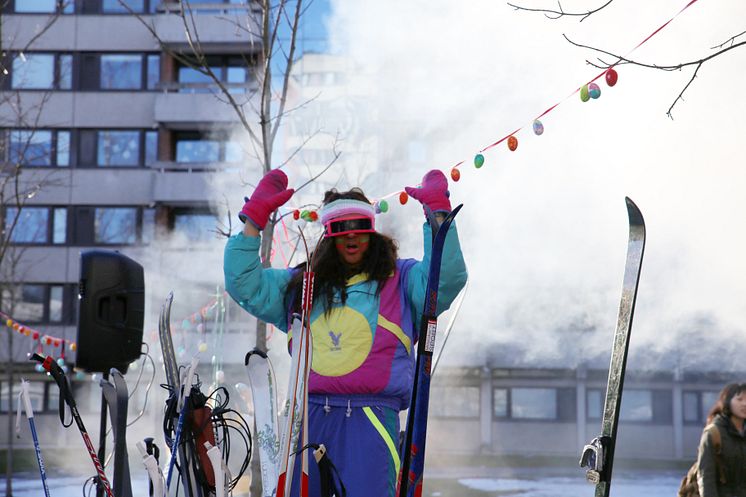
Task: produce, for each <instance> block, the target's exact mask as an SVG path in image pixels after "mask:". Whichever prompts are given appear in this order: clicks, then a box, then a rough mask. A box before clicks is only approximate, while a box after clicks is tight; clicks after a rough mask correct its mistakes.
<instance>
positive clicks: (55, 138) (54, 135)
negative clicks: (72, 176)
mask: <svg viewBox="0 0 746 497" xmlns="http://www.w3.org/2000/svg"><path fill="white" fill-rule="evenodd" d="M40 131H43V132H46V131H49V132H50V133H51V139H50V150H49V161H50V163H49V164H43V165H34V164H29V163H28V162H20V164H19V165H21V166H23V167H30V168H34V169H41V168H69V167H70V166H71V161H72V148H73V138H72V135H73V133H72V130H71V129H68V128H0V140H2V142H3V144H4V145H3V146H2V148H3V150H4V155H3V157H2V159H3V161H4V162H6V163H8V164H13V165H15V164H18V163H17V162H15V161H12V160H11V157H10V155H11V147H12V143H13V142H12V136H13V133H16V132H31V133H37V132H40ZM60 133H67V137H68V138H67V140H68V149H67V164H60V163H59V159H60V152H61V150H60ZM27 143H28V142H27Z"/></svg>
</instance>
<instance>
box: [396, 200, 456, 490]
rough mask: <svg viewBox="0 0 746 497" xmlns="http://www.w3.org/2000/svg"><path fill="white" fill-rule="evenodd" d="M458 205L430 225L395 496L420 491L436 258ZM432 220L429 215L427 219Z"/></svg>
mask: <svg viewBox="0 0 746 497" xmlns="http://www.w3.org/2000/svg"><path fill="white" fill-rule="evenodd" d="M461 207H462V205H459V206H458V207H456V208H455V209H453V210H452V211H451V213H450V214H448V216H446V218H445V219H444V220H443V222H442V223H441V225H440V228H438V227H437V224H435V225H434V226H433V228H434V229H433V233H434V235H433V247H432V250H431V253H430V269H429V274H428V279H427V287H426V290H425V306H424V309H423V312H422V320H421V321H420V333H419V342H418V344H417V361H416V363H415V376H414V385H413V388H412V400H411V401H410V404H409V413H408V415H407V431H406V435H405V438H404V445H403V446H402V449H401V453H402V457H401V470H400V473H399V488H398V491H397V494H398V495H399V497H411V496H414V495H421V494H422V473H423V469H424V466H425V437H426V435H427V411H428V404H429V402H430V372H431V370H432V359H433V352H434V351H435V334H436V332H437V327H438V317H437V316H438V315H437V305H438V287H439V284H440V262H441V259H442V256H443V246H444V245H445V241H446V235H447V234H448V228H449V227H450V226H451V223H452V222H453V219H454V218H455V217H456V214H458V211H459V210H460V209H461ZM430 223H431V225H432V224H433V221H432V219H431V220H430Z"/></svg>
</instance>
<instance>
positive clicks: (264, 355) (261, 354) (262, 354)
mask: <svg viewBox="0 0 746 497" xmlns="http://www.w3.org/2000/svg"><path fill="white" fill-rule="evenodd" d="M254 354H256V355H258V356H259V357H261V358H262V359H267V353H266V352H264V351H263V350H262V349H258V348H256V347H254V348H253V349H252V350H250V351H249V352H247V353H246V357H244V360H243V365H244V366H248V365H249V359H251V356H252V355H254Z"/></svg>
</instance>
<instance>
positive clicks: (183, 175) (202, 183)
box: [150, 161, 237, 205]
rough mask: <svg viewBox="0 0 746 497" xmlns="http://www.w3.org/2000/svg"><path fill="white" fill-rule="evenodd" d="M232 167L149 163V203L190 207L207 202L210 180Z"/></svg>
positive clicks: (222, 164) (227, 165)
mask: <svg viewBox="0 0 746 497" xmlns="http://www.w3.org/2000/svg"><path fill="white" fill-rule="evenodd" d="M236 167H237V165H236V164H228V163H221V162H217V163H215V162H213V163H189V164H181V163H178V162H165V161H159V162H156V163H154V164H151V165H150V169H151V170H152V171H153V202H157V203H166V204H169V205H193V204H194V203H195V202H204V201H206V200H209V199H210V198H212V197H211V191H212V190H211V186H212V177H213V176H214V175H215V174H217V173H219V172H225V171H228V170H230V169H231V168H236Z"/></svg>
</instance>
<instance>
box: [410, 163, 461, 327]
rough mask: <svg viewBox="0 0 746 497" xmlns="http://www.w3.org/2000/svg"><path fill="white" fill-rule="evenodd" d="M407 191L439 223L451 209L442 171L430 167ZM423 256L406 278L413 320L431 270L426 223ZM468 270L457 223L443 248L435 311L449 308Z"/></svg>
mask: <svg viewBox="0 0 746 497" xmlns="http://www.w3.org/2000/svg"><path fill="white" fill-rule="evenodd" d="M406 191H407V193H408V194H409V195H410V196H411V197H412V198H414V199H416V200H418V201H419V202H420V203H421V204H422V205H423V207H426V208H427V209H429V210H430V211H431V212H433V214H434V215H435V218H436V220H438V222H439V223H440V222H442V221H443V218H444V217H445V216H446V215H447V214H448V213H449V212H450V211H451V202H450V200H449V197H448V180H447V179H446V177H445V175H444V174H443V172H442V171H439V170H437V169H433V170H432V171H429V172H428V173H427V174H425V176H424V177H423V178H422V185H421V187H420V188H411V187H407V188H406ZM423 235H424V240H425V246H424V256H423V258H422V261H419V262H417V263H416V264H415V265H414V266H413V267H412V269H411V271H410V273H409V277H408V280H407V292H408V295H409V300H410V302H411V304H412V310H413V313H414V317H415V322H417V320H418V316H419V315H420V314H421V313H422V311H423V308H424V302H425V290H426V288H427V279H428V275H429V269H430V256H431V249H432V231H431V227H430V225H429V223H425V226H424V233H423ZM466 279H467V273H466V264H465V263H464V257H463V254H462V253H461V246H460V244H459V239H458V232H457V231H456V225H455V224H452V225H451V227H450V228H449V230H448V234H447V236H446V242H445V245H444V247H443V258H442V261H441V269H440V282H439V284H438V305H437V312H438V314H440V313H441V312H443V311H445V310H446V309H448V307H449V306H450V305H451V303H452V302H453V300H454V299H455V298H456V295H458V293H459V292H460V291H461V289H462V288H463V287H464V285H465V284H466Z"/></svg>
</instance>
